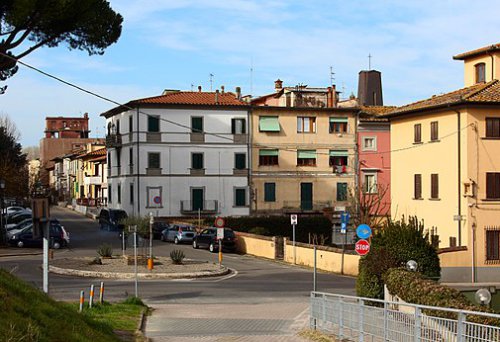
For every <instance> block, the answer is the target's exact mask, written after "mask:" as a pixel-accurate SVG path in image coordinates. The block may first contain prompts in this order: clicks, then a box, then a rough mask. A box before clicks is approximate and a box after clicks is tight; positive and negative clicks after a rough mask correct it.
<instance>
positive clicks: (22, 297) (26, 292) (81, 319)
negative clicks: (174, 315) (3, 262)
mask: <svg viewBox="0 0 500 342" xmlns="http://www.w3.org/2000/svg"><path fill="white" fill-rule="evenodd" d="M143 309H145V307H143V306H139V305H134V304H114V305H110V304H105V305H100V306H99V307H96V308H95V309H92V311H91V310H89V309H87V310H85V312H84V313H83V314H80V313H78V304H73V303H71V304H69V303H62V302H56V301H55V300H53V299H52V298H50V297H49V296H47V295H46V294H45V293H43V292H41V291H39V290H38V289H36V288H34V287H33V286H31V285H29V284H28V283H26V282H24V281H22V280H20V279H18V278H16V277H15V276H13V275H11V274H10V273H8V272H7V271H5V270H3V269H0V340H2V341H23V342H35V341H37V342H38V341H40V342H44V341H50V342H59V341H61V342H63V341H64V342H66V341H75V342H96V341H99V342H108V341H123V339H122V338H120V337H118V335H117V334H115V332H114V330H126V331H135V329H136V328H137V323H138V319H139V317H140V312H141V310H143Z"/></svg>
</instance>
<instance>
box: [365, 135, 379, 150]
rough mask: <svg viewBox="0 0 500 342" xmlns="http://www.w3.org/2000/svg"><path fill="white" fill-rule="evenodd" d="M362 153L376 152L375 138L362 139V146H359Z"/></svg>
mask: <svg viewBox="0 0 500 342" xmlns="http://www.w3.org/2000/svg"><path fill="white" fill-rule="evenodd" d="M361 149H362V150H363V151H376V150H377V139H376V138H375V137H363V145H362V146H361Z"/></svg>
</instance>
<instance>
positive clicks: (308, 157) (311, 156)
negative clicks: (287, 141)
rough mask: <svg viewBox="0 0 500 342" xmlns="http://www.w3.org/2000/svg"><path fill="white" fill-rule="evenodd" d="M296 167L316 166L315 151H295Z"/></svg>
mask: <svg viewBox="0 0 500 342" xmlns="http://www.w3.org/2000/svg"><path fill="white" fill-rule="evenodd" d="M297 166H316V150H297Z"/></svg>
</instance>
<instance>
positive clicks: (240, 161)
mask: <svg viewBox="0 0 500 342" xmlns="http://www.w3.org/2000/svg"><path fill="white" fill-rule="evenodd" d="M234 168H235V169H237V170H243V169H246V154H245V153H236V154H235V155H234Z"/></svg>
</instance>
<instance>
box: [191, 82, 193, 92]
mask: <svg viewBox="0 0 500 342" xmlns="http://www.w3.org/2000/svg"><path fill="white" fill-rule="evenodd" d="M191 91H194V84H193V83H191Z"/></svg>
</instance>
